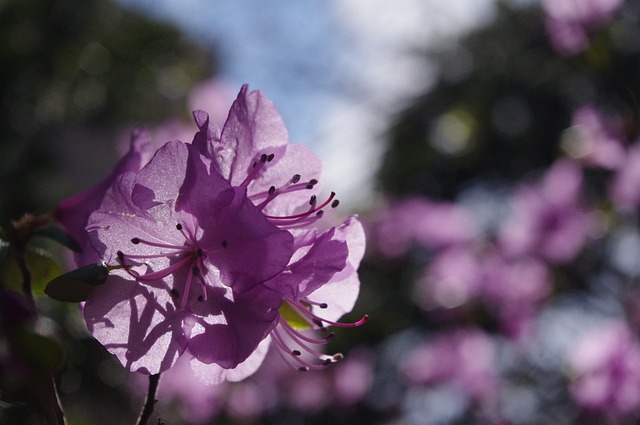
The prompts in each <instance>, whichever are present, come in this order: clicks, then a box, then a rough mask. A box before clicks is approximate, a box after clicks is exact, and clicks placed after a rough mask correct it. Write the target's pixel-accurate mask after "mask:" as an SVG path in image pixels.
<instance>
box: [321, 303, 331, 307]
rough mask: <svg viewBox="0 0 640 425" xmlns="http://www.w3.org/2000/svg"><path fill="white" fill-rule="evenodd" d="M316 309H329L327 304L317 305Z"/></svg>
mask: <svg viewBox="0 0 640 425" xmlns="http://www.w3.org/2000/svg"><path fill="white" fill-rule="evenodd" d="M318 307H320V308H327V307H329V306H328V305H327V303H322V304H319V305H318Z"/></svg>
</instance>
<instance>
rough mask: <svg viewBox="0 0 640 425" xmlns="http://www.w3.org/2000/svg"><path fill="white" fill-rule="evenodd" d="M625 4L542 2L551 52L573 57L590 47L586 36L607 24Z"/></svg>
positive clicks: (612, 1) (602, 0)
mask: <svg viewBox="0 0 640 425" xmlns="http://www.w3.org/2000/svg"><path fill="white" fill-rule="evenodd" d="M623 2H624V0H543V1H542V7H543V9H544V12H545V13H546V20H545V24H546V27H547V34H548V36H549V38H550V40H551V43H552V44H553V46H554V48H555V49H556V50H557V51H558V52H560V53H563V54H567V55H575V54H578V53H580V52H582V51H584V50H585V49H586V48H587V47H588V46H589V33H590V32H592V31H594V30H595V29H597V28H598V27H600V26H602V25H604V24H606V23H607V22H608V21H609V20H610V19H611V17H612V15H613V14H614V13H615V12H616V11H617V10H618V9H619V8H620V6H621V5H622V3H623Z"/></svg>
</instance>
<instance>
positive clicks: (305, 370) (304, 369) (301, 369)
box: [298, 366, 309, 372]
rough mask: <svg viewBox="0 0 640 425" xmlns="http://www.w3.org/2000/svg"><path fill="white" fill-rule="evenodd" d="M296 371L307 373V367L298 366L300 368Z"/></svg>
mask: <svg viewBox="0 0 640 425" xmlns="http://www.w3.org/2000/svg"><path fill="white" fill-rule="evenodd" d="M298 370H299V371H300V372H309V368H308V367H306V366H300V367H299V368H298Z"/></svg>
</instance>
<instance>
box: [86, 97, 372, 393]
mask: <svg viewBox="0 0 640 425" xmlns="http://www.w3.org/2000/svg"><path fill="white" fill-rule="evenodd" d="M194 118H195V120H196V124H197V125H198V128H199V131H198V132H197V133H196V135H195V137H194V139H193V142H192V143H190V144H189V143H183V142H180V141H175V142H169V143H167V144H166V145H164V146H163V147H162V148H160V149H159V150H158V151H157V152H156V153H155V155H154V156H153V158H152V159H151V160H150V161H149V162H148V163H147V164H146V165H145V166H144V167H143V168H142V169H140V170H139V171H137V170H135V168H134V169H133V170H129V171H127V172H123V173H120V174H119V175H117V176H116V178H115V179H114V182H113V185H112V186H111V187H110V188H109V189H108V190H107V191H106V193H105V195H104V199H103V200H102V202H101V204H100V206H99V208H97V210H96V211H94V212H93V213H91V215H90V216H89V220H88V225H87V231H88V232H89V237H90V240H91V244H92V245H93V247H94V248H95V250H96V251H97V253H98V254H99V257H100V258H101V259H103V260H104V261H107V262H108V263H109V264H111V265H114V264H119V265H120V266H122V269H120V270H117V271H114V272H113V273H112V274H111V276H110V277H109V280H108V281H107V283H106V284H104V285H101V286H99V287H96V289H95V290H94V291H92V293H91V294H90V296H89V298H88V299H87V302H86V304H85V307H84V316H85V320H86V322H87V325H88V327H89V330H90V331H91V332H92V334H93V335H94V336H95V337H96V338H97V339H98V340H99V341H100V342H101V343H102V344H103V345H104V346H105V347H106V348H107V349H109V350H110V351H111V352H112V353H114V354H115V355H116V356H117V357H118V359H119V360H120V361H121V363H122V364H123V365H125V366H126V367H127V368H129V369H131V370H138V371H141V372H145V373H158V372H161V371H163V370H166V369H168V368H169V367H171V366H172V365H173V364H174V363H175V362H176V361H177V359H178V358H179V357H180V356H181V355H182V354H183V353H185V352H188V353H189V355H190V356H193V359H192V361H191V365H192V369H193V370H194V371H195V372H196V374H197V375H199V376H200V377H202V378H203V379H205V380H207V381H208V382H209V383H219V382H222V381H224V380H240V379H243V378H244V377H246V376H248V375H249V374H251V373H253V372H254V371H255V370H256V369H257V367H258V366H259V365H260V363H261V362H262V360H263V358H264V355H265V354H266V351H267V347H268V344H269V339H272V340H274V341H276V345H277V346H278V347H280V348H282V349H286V350H287V351H288V355H290V356H291V357H292V358H295V359H297V356H296V353H297V352H298V351H299V350H303V351H304V350H306V351H307V352H314V353H315V351H313V350H311V351H310V350H307V345H306V343H308V342H309V340H310V339H309V337H307V336H305V335H303V334H302V333H300V332H298V331H297V330H295V329H293V327H291V325H289V323H288V322H287V320H286V319H285V318H284V317H283V315H284V314H285V313H283V310H282V308H283V307H281V306H283V305H286V306H287V307H286V308H289V309H292V310H295V311H296V315H297V316H298V317H301V318H303V319H306V320H308V323H310V324H312V325H316V324H317V325H319V327H324V325H325V324H329V325H338V323H337V322H335V320H337V319H338V318H339V317H340V316H341V315H342V314H344V313H346V312H348V311H350V310H351V308H352V307H353V304H354V303H355V299H356V297H357V293H358V288H359V281H358V277H357V273H356V268H357V266H358V264H359V262H360V259H361V258H362V253H363V250H364V234H363V232H362V227H361V226H360V224H359V222H358V221H357V220H356V219H355V218H350V219H349V220H347V221H346V222H345V223H344V224H343V225H342V226H339V227H331V228H329V229H328V230H326V231H324V232H319V231H318V230H317V229H316V226H315V225H316V223H317V222H318V221H319V220H320V219H321V218H322V217H323V216H324V213H325V210H333V209H335V207H337V205H338V202H337V200H335V199H334V197H335V194H333V193H332V194H331V195H330V196H329V197H328V198H327V199H326V200H324V201H318V200H317V196H318V193H319V192H318V191H319V185H318V178H319V174H320V161H319V160H318V158H317V157H316V156H315V155H313V154H312V153H311V152H310V151H309V150H308V149H306V148H305V147H303V146H299V145H293V144H287V132H286V129H285V128H284V125H283V123H282V120H281V118H280V116H279V115H278V113H277V111H276V109H275V107H274V106H273V104H272V103H271V102H270V101H269V100H268V99H266V98H265V97H264V96H263V95H262V93H261V92H248V88H247V86H243V88H242V89H241V91H240V94H239V95H238V98H237V99H236V101H235V102H234V103H233V105H232V107H231V110H230V112H229V117H228V118H227V121H226V122H225V123H224V125H223V126H222V128H221V129H220V128H219V127H217V126H216V125H215V124H213V123H211V122H210V121H209V116H208V115H207V114H206V113H205V112H203V111H196V112H194ZM303 174H304V178H303V177H302V175H303ZM318 297H319V298H322V299H323V300H322V301H316V300H318V299H319V298H318ZM327 301H330V302H329V303H327ZM317 309H322V310H323V313H322V316H320V315H318V313H317ZM287 311H288V310H287ZM361 322H362V321H359V322H356V323H355V324H354V325H358V324H360V323H361ZM343 326H351V324H346V325H343ZM283 334H287V335H289V336H291V337H293V338H294V341H296V342H297V344H298V346H299V348H291V349H289V347H288V346H286V345H285V344H284V343H282V342H281V341H280V339H281V336H282V335H283ZM268 335H270V337H268ZM296 338H298V339H296ZM328 339H329V338H328V337H325V338H322V339H317V340H312V342H313V343H324V342H326V341H325V340H328ZM318 358H319V360H320V366H321V365H325V364H327V363H330V362H332V361H334V360H337V359H338V357H333V356H323V355H319V354H318ZM327 359H329V361H328V362H327ZM304 366H305V367H309V368H315V367H316V366H318V365H313V364H311V363H310V362H306V363H305V364H304ZM318 367H319V366H318Z"/></svg>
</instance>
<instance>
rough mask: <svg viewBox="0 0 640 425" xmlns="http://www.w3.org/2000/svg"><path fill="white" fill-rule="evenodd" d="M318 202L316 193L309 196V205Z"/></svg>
mask: <svg viewBox="0 0 640 425" xmlns="http://www.w3.org/2000/svg"><path fill="white" fill-rule="evenodd" d="M315 204H316V195H311V198H309V205H315Z"/></svg>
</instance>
